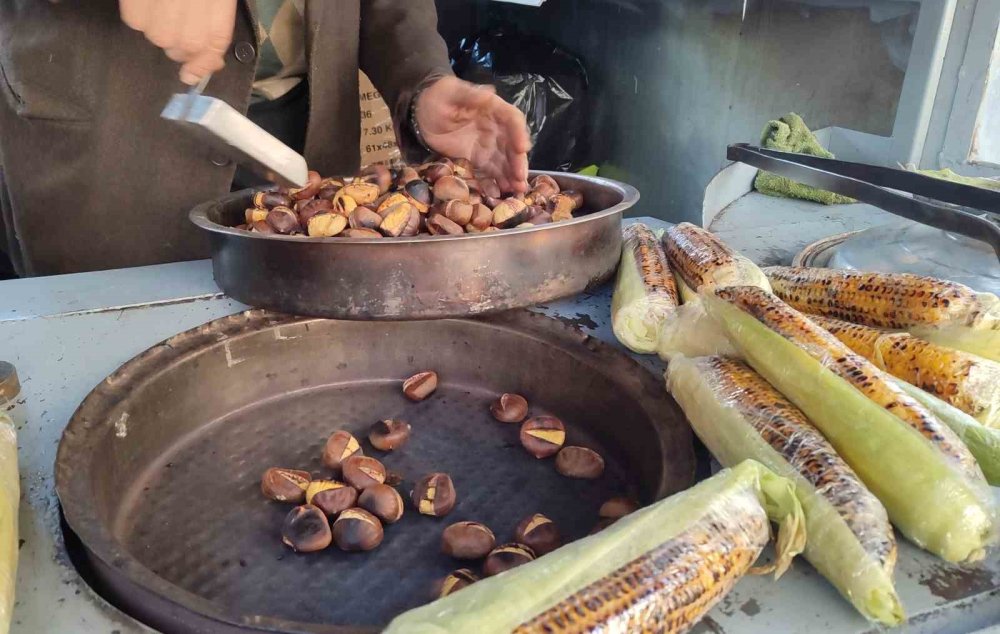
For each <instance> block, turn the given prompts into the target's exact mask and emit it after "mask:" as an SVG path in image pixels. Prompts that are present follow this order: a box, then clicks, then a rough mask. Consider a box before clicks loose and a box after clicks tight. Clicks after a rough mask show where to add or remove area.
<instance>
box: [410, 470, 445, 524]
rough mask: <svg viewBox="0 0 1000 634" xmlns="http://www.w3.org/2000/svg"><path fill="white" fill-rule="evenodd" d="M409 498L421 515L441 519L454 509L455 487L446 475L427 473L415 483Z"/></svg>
mask: <svg viewBox="0 0 1000 634" xmlns="http://www.w3.org/2000/svg"><path fill="white" fill-rule="evenodd" d="M410 498H411V499H412V501H413V506H415V507H416V509H417V510H418V511H419V512H420V513H422V514H423V515H431V516H433V517H441V516H442V515H447V514H448V513H450V512H451V509H453V508H455V485H454V484H453V483H452V481H451V477H450V476H449V475H448V474H447V473H429V474H427V475H425V476H424V477H422V478H420V480H418V481H417V484H416V485H415V486H414V487H413V491H412V492H411V493H410Z"/></svg>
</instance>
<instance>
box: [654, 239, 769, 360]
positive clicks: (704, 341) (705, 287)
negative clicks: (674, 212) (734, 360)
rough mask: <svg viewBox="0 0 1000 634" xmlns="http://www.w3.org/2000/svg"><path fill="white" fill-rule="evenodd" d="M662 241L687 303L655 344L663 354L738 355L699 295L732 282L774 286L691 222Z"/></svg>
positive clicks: (668, 321) (666, 356) (747, 261)
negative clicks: (709, 315) (706, 310)
mask: <svg viewBox="0 0 1000 634" xmlns="http://www.w3.org/2000/svg"><path fill="white" fill-rule="evenodd" d="M663 245H664V249H665V250H666V253H667V260H668V262H669V263H670V267H671V268H672V269H673V271H674V277H675V278H676V280H677V288H678V290H679V291H680V295H681V298H682V299H683V301H684V303H683V305H682V306H681V307H680V309H679V310H678V311H677V313H676V315H675V317H674V318H672V319H669V320H667V321H666V322H665V323H664V324H663V326H662V327H661V329H660V339H659V341H658V342H657V344H656V351H657V353H658V354H659V355H660V358H662V359H664V360H670V359H671V358H673V357H674V356H677V355H683V356H688V357H700V356H707V355H723V356H728V355H731V354H734V353H735V350H734V349H733V347H732V345H731V344H730V343H729V340H728V339H726V336H725V334H724V333H723V332H722V329H721V328H720V327H719V326H718V324H716V323H715V322H714V321H713V320H712V319H709V318H708V317H707V315H706V314H705V309H704V308H703V307H702V306H701V302H700V301H699V298H698V293H699V291H706V292H711V291H712V290H714V289H715V288H722V287H725V286H733V285H735V286H743V285H751V286H758V285H759V286H761V288H765V289H767V290H770V289H771V287H770V285H769V284H768V281H767V277H766V276H765V275H764V274H763V273H762V272H761V270H760V269H759V268H757V265H756V264H754V263H753V262H751V261H750V260H748V259H747V258H745V257H743V256H742V255H740V254H739V253H737V252H735V251H733V250H732V249H731V248H730V247H729V246H728V245H726V243H724V242H723V241H722V240H719V238H717V237H716V236H715V234H713V233H711V232H710V231H706V230H705V229H702V228H700V227H696V226H695V225H692V224H690V223H687V222H682V223H680V224H678V225H674V226H673V227H670V228H669V229H667V231H666V233H665V234H664V236H663Z"/></svg>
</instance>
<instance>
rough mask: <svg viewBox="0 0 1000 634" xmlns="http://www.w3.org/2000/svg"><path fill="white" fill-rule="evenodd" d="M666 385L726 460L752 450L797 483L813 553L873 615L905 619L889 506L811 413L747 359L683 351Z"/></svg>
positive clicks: (848, 596) (808, 553)
mask: <svg viewBox="0 0 1000 634" xmlns="http://www.w3.org/2000/svg"><path fill="white" fill-rule="evenodd" d="M667 375H668V378H667V386H668V389H669V391H670V393H671V394H672V395H673V396H674V398H675V399H676V400H677V402H678V403H679V404H680V406H681V408H682V409H683V410H684V413H685V414H686V415H687V418H688V420H689V421H690V422H691V426H692V427H693V428H694V431H695V433H697V434H698V437H699V438H700V439H701V440H702V442H704V443H705V445H706V446H707V447H708V449H709V451H711V452H712V455H714V456H715V457H716V458H717V459H718V460H719V462H721V463H722V464H723V466H730V465H733V464H738V463H739V462H741V461H742V460H745V459H748V458H752V459H754V460H757V461H759V462H761V463H762V464H764V466H766V467H768V468H769V469H771V470H772V471H774V472H775V473H777V474H779V475H782V476H784V477H787V478H788V479H789V480H791V481H793V482H795V485H796V494H797V495H798V497H799V501H801V502H802V508H803V509H804V510H805V514H806V533H807V534H808V535H809V540H808V542H807V543H806V549H805V552H804V555H805V557H806V559H808V560H809V561H810V562H812V564H813V566H814V567H815V568H816V569H817V570H818V571H819V572H820V574H822V575H823V576H824V577H826V578H827V579H829V580H830V582H831V583H832V584H833V585H834V586H835V587H836V588H837V589H838V590H840V593H841V594H842V595H843V596H844V597H845V598H846V599H847V600H848V601H850V602H851V603H852V604H853V605H854V606H855V608H857V610H858V611H859V612H861V614H863V615H864V616H865V617H867V618H869V619H871V620H873V621H878V622H880V623H883V624H886V625H895V624H897V623H900V622H901V621H902V620H903V608H902V605H901V604H900V602H899V597H898V596H896V591H895V588H894V586H893V581H892V573H893V568H894V566H895V563H896V540H895V537H894V535H893V532H892V526H891V525H890V524H889V517H888V516H887V514H886V511H885V508H884V507H883V506H882V504H881V502H879V501H878V498H876V497H875V496H874V495H873V494H872V493H871V492H870V491H868V489H866V488H865V486H864V485H863V484H862V483H861V480H860V479H858V476H857V475H856V474H855V473H854V471H853V470H852V469H851V468H850V467H849V466H847V464H846V463H845V462H844V461H843V460H842V459H841V458H840V456H838V455H837V453H836V452H835V451H834V449H833V447H832V446H830V443H829V442H827V441H826V439H825V438H823V436H822V434H820V433H819V430H817V429H816V428H815V427H813V425H812V424H811V423H810V422H809V421H808V420H807V419H806V417H805V415H804V414H803V413H802V412H801V411H800V410H799V409H798V408H797V407H795V406H794V405H792V403H790V402H789V401H788V399H786V398H785V397H784V396H782V395H781V393H779V392H778V391H777V390H775V389H774V388H773V387H771V385H770V384H769V383H768V382H767V381H765V380H764V379H762V378H761V377H760V375H758V374H757V373H756V372H754V371H753V370H751V369H750V368H749V367H748V366H746V365H745V364H744V363H742V362H740V361H736V360H733V359H724V358H721V357H700V358H697V359H689V358H686V357H679V358H675V359H674V360H673V361H671V362H670V365H669V366H668V368H667Z"/></svg>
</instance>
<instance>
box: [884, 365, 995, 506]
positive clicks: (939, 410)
mask: <svg viewBox="0 0 1000 634" xmlns="http://www.w3.org/2000/svg"><path fill="white" fill-rule="evenodd" d="M896 384H897V385H899V387H900V388H902V389H903V391H904V392H906V393H907V394H909V395H910V396H912V397H913V398H914V399H915V400H916V401H917V402H919V403H920V404H921V405H923V406H924V407H926V408H927V409H928V410H930V412H931V413H932V414H934V415H935V416H937V417H938V419H940V420H941V422H943V423H944V424H945V425H947V426H948V427H951V430H952V431H953V432H955V435H956V436H958V437H959V439H961V441H962V442H963V443H965V446H966V447H968V448H969V453H971V454H972V455H973V456H974V457H975V458H976V462H978V463H979V468H980V469H982V470H983V475H984V476H985V477H986V481H987V482H989V483H990V484H992V485H993V486H1000V429H995V428H993V427H985V426H984V425H982V424H981V423H980V422H979V421H977V420H976V419H975V418H973V417H971V416H969V415H968V414H966V413H965V412H963V411H962V410H960V409H958V408H957V407H954V406H952V405H949V404H948V403H945V402H944V401H942V400H941V399H939V398H937V397H935V396H932V395H931V394H928V393H927V392H925V391H923V390H921V389H920V388H918V387H916V386H914V385H910V384H909V383H907V382H906V381H903V380H900V379H896Z"/></svg>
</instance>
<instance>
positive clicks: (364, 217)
mask: <svg viewBox="0 0 1000 634" xmlns="http://www.w3.org/2000/svg"><path fill="white" fill-rule="evenodd" d="M348 221H349V224H350V225H351V229H378V227H379V225H380V224H382V216H380V215H378V213H377V212H375V211H372V210H371V209H369V208H368V207H358V208H357V209H355V210H354V211H352V212H351V213H350V215H349V216H348Z"/></svg>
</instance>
